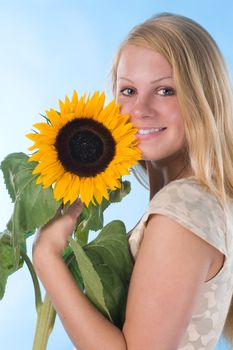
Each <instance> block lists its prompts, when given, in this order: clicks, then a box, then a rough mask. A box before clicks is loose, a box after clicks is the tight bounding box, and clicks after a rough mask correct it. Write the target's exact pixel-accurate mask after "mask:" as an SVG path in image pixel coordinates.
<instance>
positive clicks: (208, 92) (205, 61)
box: [112, 13, 233, 345]
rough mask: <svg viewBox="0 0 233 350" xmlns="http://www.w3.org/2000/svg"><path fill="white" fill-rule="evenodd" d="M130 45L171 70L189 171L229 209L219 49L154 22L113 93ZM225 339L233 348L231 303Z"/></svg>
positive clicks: (180, 21) (131, 40)
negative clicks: (127, 60) (152, 53)
mask: <svg viewBox="0 0 233 350" xmlns="http://www.w3.org/2000/svg"><path fill="white" fill-rule="evenodd" d="M129 44H131V45H136V46H141V47H146V48H149V49H153V50H155V51H156V52H159V53H160V54H162V55H163V56H164V57H165V58H166V60H167V61H168V62H169V64H170V65H171V67H172V69H173V74H174V80H175V86H176V91H177V97H178V100H179V104H180V108H181V113H182V116H183V120H184V127H185V135H186V144H187V151H188V155H189V163H190V166H191V169H192V171H193V173H194V175H195V177H196V178H197V180H198V181H199V182H200V183H201V184H202V185H204V186H206V187H207V188H208V190H209V191H210V192H211V193H213V194H214V195H215V196H216V197H217V199H218V200H219V202H220V204H221V205H222V207H223V209H225V208H226V206H227V197H229V198H231V199H233V94H232V87H231V82H230V75H229V73H228V70H227V67H226V65H225V62H224V59H223V56H222V54H221V52H220V50H219V48H218V46H217V45H216V43H215V41H214V40H213V38H212V37H211V36H210V35H209V33H208V32H207V31H206V30H205V29H204V28H202V27H201V26H200V25H199V24H197V23H196V22H194V21H193V20H191V19H189V18H187V17H183V16H179V15H173V14H169V13H162V14H160V15H157V16H155V17H152V18H151V19H149V20H147V21H146V22H144V23H142V24H140V25H138V26H136V27H134V28H133V29H132V30H131V32H130V33H129V34H128V36H127V37H126V39H125V40H124V41H123V42H122V44H121V46H120V47H119V50H118V53H117V55H116V57H115V61H114V63H113V67H112V89H113V93H114V94H115V92H116V77H117V67H118V63H119V59H120V56H121V52H122V50H123V49H124V47H125V46H126V45H129ZM142 165H143V164H142ZM224 335H225V337H226V338H227V339H228V341H229V342H230V343H231V344H232V345H233V301H232V302H231V306H230V309H229V313H228V317H227V320H226V323H225V326H224Z"/></svg>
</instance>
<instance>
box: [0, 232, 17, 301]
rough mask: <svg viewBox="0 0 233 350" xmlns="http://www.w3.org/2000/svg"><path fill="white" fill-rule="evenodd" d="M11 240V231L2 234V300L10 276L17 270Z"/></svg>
mask: <svg viewBox="0 0 233 350" xmlns="http://www.w3.org/2000/svg"><path fill="white" fill-rule="evenodd" d="M11 240H12V238H11V235H10V232H9V231H7V230H5V231H4V232H1V233H0V299H2V298H3V296H4V292H5V287H6V282H7V278H8V276H9V275H10V274H11V273H13V272H14V271H16V269H17V268H16V263H15V256H14V250H13V247H12V244H11Z"/></svg>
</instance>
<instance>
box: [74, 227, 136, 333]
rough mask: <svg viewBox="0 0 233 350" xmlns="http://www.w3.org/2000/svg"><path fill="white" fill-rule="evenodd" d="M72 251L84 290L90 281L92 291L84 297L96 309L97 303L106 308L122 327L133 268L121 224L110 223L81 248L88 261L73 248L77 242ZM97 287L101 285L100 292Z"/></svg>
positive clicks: (115, 322)
mask: <svg viewBox="0 0 233 350" xmlns="http://www.w3.org/2000/svg"><path fill="white" fill-rule="evenodd" d="M72 248H73V250H74V252H75V256H76V259H77V261H78V264H79V268H80V271H81V273H82V275H83V280H84V285H85V287H86V284H88V283H90V280H91V282H92V288H91V291H89V288H87V289H86V292H87V293H86V294H87V296H88V297H89V298H90V300H91V301H92V302H93V303H94V304H95V305H96V306H97V308H98V309H100V307H99V304H101V306H103V305H104V309H105V308H107V310H108V312H109V314H110V315H111V318H109V319H110V320H112V322H113V323H114V324H115V325H116V326H118V327H119V328H121V327H122V326H123V323H124V319H125V307H126V299H127V293H128V286H129V281H130V277H131V273H132V268H133V262H132V259H131V255H130V252H129V246H128V240H127V237H126V230H125V226H124V223H123V222H121V221H119V220H115V221H112V222H111V223H109V224H108V225H106V226H105V227H104V228H103V229H102V231H101V232H100V234H99V235H98V236H97V238H96V239H95V240H93V241H92V242H91V243H89V244H88V245H86V246H84V247H83V251H84V252H85V253H86V256H87V257H88V258H89V259H88V260H87V257H85V259H84V258H83V257H84V252H82V257H81V254H80V248H79V250H77V249H76V248H77V243H76V245H75V244H73V245H72ZM86 261H88V262H89V265H90V262H91V267H92V268H91V269H90V267H89V266H87V265H86ZM87 271H88V273H87ZM95 283H96V285H98V289H96V286H95ZM99 285H101V286H102V290H101V291H100V290H99V289H100V287H99ZM102 294H103V295H102ZM103 300H104V304H103ZM100 310H101V309H100ZM104 314H105V313H104Z"/></svg>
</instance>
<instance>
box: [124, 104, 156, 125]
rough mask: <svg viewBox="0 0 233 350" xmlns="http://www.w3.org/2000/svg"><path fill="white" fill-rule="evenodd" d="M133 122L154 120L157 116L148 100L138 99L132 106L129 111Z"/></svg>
mask: <svg viewBox="0 0 233 350" xmlns="http://www.w3.org/2000/svg"><path fill="white" fill-rule="evenodd" d="M129 114H130V117H131V120H132V121H133V120H135V119H137V120H138V119H145V118H152V117H153V115H154V114H155V111H154V110H153V108H152V107H151V105H150V101H148V99H137V100H135V101H134V103H133V104H132V106H131V108H130V111H129Z"/></svg>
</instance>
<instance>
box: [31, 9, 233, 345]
mask: <svg viewBox="0 0 233 350" xmlns="http://www.w3.org/2000/svg"><path fill="white" fill-rule="evenodd" d="M112 72H113V91H114V94H115V96H116V99H117V102H119V103H120V106H121V111H122V113H128V114H129V115H130V118H131V121H132V123H133V124H134V126H135V127H136V128H138V134H137V137H138V139H139V141H140V142H139V147H140V149H141V151H142V155H143V161H142V162H141V165H140V166H141V167H142V168H143V169H144V171H145V174H146V175H147V176H148V179H149V189H150V199H151V201H150V204H149V208H148V210H147V212H146V213H145V215H144V216H143V217H142V219H141V221H140V222H139V224H138V225H137V226H136V228H135V229H134V230H133V232H132V234H131V236H130V238H129V243H130V248H131V251H132V254H133V256H134V257H135V265H134V270H133V274H132V278H131V282H130V287H129V294H128V300H127V309H126V319H125V323H124V327H123V330H122V331H121V330H119V329H118V328H116V327H115V326H114V325H112V324H111V323H110V322H109V321H108V320H107V319H105V318H104V317H103V316H102V315H101V314H100V313H99V312H98V311H97V310H96V309H95V308H94V307H93V305H92V304H91V303H90V302H89V301H88V300H87V298H86V297H85V295H83V294H82V292H81V291H80V290H79V289H78V288H77V286H76V284H75V282H74V281H73V279H72V277H71V275H70V274H69V272H68V270H67V268H66V266H65V265H64V263H63V261H62V258H61V256H62V252H63V250H64V248H65V246H66V245H67V238H68V237H69V235H70V234H71V232H72V230H73V227H74V224H75V221H76V219H77V218H78V216H79V214H80V212H81V210H82V204H81V203H80V202H76V203H75V204H74V205H72V206H71V207H70V209H69V211H68V213H66V214H65V215H64V216H62V217H59V218H56V219H54V220H53V221H52V222H51V223H50V224H48V225H46V227H44V228H43V229H42V230H41V231H40V233H39V234H38V237H37V239H36V242H35V244H34V252H33V260H34V265H35V268H36V271H37V273H38V275H39V277H40V279H41V281H42V283H43V284H44V286H45V289H46V290H47V292H48V293H49V295H50V297H51V300H52V302H53V304H54V306H55V309H56V311H57V312H58V314H59V316H60V318H61V320H62V322H63V325H64V327H65V328H66V330H67V332H68V334H69V336H70V338H71V339H72V341H73V343H74V344H75V346H76V347H77V348H78V349H81V350H82V349H84V350H86V349H95V350H98V349H101V350H103V349H108V350H110V349H114V350H118V349H119V350H120V349H124V350H125V349H130V350H131V349H133V350H137V349H138V350H139V349H140V350H141V349H146V350H152V349H153V350H157V349H158V350H175V349H179V350H181V349H182V350H188V349H190V350H191V349H205V350H211V349H214V347H215V345H216V343H217V341H218V339H219V337H220V335H221V332H222V330H223V326H224V323H225V320H226V318H227V314H228V319H227V322H226V324H225V333H226V335H228V338H229V339H231V323H232V322H233V316H232V310H233V306H232V307H230V303H231V297H232V292H233V278H232V271H233V254H232V252H233V247H232V244H233V243H232V239H231V237H232V234H233V227H232V225H231V223H232V222H233V221H232V220H233V218H232V214H231V213H232V212H233V207H232V205H233V204H232V201H231V200H232V198H233V108H232V101H233V99H232V92H231V87H230V83H229V76H228V73H227V70H226V68H225V65H224V62H223V58H222V56H221V54H220V52H219V50H218V48H217V46H216V44H215V42H214V41H213V39H212V38H211V37H210V36H209V34H208V33H207V32H206V31H205V30H204V29H203V28H201V27H200V26H199V25H198V24H196V23H195V22H193V21H191V20H190V19H188V18H185V17H182V16H176V15H171V14H161V15H159V16H156V17H153V18H152V19H149V20H148V21H146V22H145V23H143V24H141V25H139V26H137V27H135V28H134V29H133V30H132V31H131V32H130V33H129V35H128V36H127V38H126V39H125V41H124V42H123V43H122V45H121V47H120V48H119V51H118V54H117V56H116V59H115V62H114V65H113V70H112ZM58 273H59V278H57V277H58ZM229 310H230V312H229V313H228V311H229Z"/></svg>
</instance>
